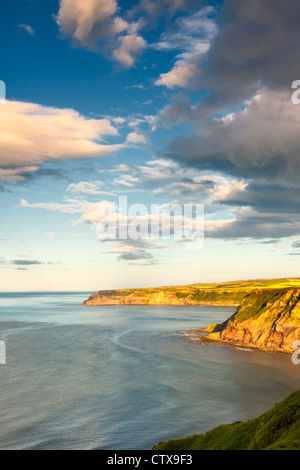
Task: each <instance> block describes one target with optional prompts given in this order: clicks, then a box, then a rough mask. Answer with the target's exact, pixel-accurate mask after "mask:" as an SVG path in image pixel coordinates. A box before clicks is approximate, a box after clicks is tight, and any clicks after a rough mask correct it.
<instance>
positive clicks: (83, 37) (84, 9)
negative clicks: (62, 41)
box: [56, 0, 146, 68]
mask: <svg viewBox="0 0 300 470" xmlns="http://www.w3.org/2000/svg"><path fill="white" fill-rule="evenodd" d="M118 10H119V8H118V3H117V0H84V1H82V0H61V1H60V8H59V11H58V14H57V16H56V22H57V24H58V26H59V28H60V31H61V32H62V33H63V34H65V35H66V36H71V37H72V38H73V40H74V41H75V42H77V43H79V44H80V45H82V46H83V47H86V48H88V49H91V50H95V51H98V52H100V48H99V47H98V43H99V42H100V41H104V40H106V46H108V48H109V49H113V53H112V57H113V58H114V59H116V60H117V61H118V62H120V64H121V65H122V66H124V67H126V68H129V67H132V66H133V65H134V64H135V60H136V57H137V55H138V54H139V53H140V52H142V51H143V49H145V47H146V41H145V40H144V39H143V38H142V37H141V36H139V35H138V34H137V31H138V30H139V29H140V27H141V26H142V25H141V21H138V22H132V23H128V22H127V21H126V20H124V19H123V18H121V17H120V16H118ZM101 49H102V50H103V47H102V48H101Z"/></svg>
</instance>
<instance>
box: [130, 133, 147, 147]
mask: <svg viewBox="0 0 300 470" xmlns="http://www.w3.org/2000/svg"><path fill="white" fill-rule="evenodd" d="M126 140H127V142H128V143H130V144H145V143H146V142H147V139H146V137H145V135H143V134H141V133H139V132H130V134H128V136H127V139H126Z"/></svg>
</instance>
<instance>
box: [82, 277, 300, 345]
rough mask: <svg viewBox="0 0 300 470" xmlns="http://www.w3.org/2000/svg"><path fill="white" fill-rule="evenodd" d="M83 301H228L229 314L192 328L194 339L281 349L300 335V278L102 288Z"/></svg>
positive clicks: (90, 303) (97, 303) (215, 303)
mask: <svg viewBox="0 0 300 470" xmlns="http://www.w3.org/2000/svg"><path fill="white" fill-rule="evenodd" d="M84 304H85V305H87V306H100V305H199V306H200V305H202V306H232V307H238V308H237V310H236V312H235V313H234V315H233V316H231V317H230V318H229V319H228V320H227V321H226V322H224V323H223V324H221V325H217V324H212V325H211V326H209V327H208V328H207V329H205V330H194V331H192V332H191V334H193V340H194V341H195V340H196V341H199V342H202V343H219V344H227V345H231V346H239V347H251V348H255V349H261V350H265V351H280V352H285V353H292V352H294V351H295V350H294V348H293V344H294V342H295V341H298V340H300V279H299V278H284V279H271V280H265V279H262V280H248V281H234V282H223V283H213V284H208V283H207V284H191V285H185V286H173V287H159V288H149V289H122V290H110V291H100V292H99V293H98V294H94V295H91V296H90V297H89V299H88V300H86V301H85V302H84ZM212 320H213V319H212Z"/></svg>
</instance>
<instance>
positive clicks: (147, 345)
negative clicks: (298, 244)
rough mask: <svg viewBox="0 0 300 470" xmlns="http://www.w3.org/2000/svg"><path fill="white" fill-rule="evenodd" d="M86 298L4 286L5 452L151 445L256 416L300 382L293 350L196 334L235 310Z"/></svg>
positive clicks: (0, 324)
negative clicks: (94, 303)
mask: <svg viewBox="0 0 300 470" xmlns="http://www.w3.org/2000/svg"><path fill="white" fill-rule="evenodd" d="M87 297H88V294H87V293H76V294H74V293H71V294H70V293H69V294H68V293H51V294H49V293H36V294H19V293H18V294H0V308H1V312H0V340H2V341H4V342H5V345H6V365H1V366H0V449H100V450H101V449H103V450H104V449H105V450H141V449H151V448H152V447H153V446H154V445H155V444H157V443H158V442H160V441H164V440H168V439H173V438H180V437H185V436H188V435H192V434H195V433H203V432H206V431H208V430H209V429H212V428H213V427H215V426H218V425H220V424H227V423H231V422H233V421H238V420H239V421H244V420H246V419H249V418H254V417H256V416H258V415H260V414H261V413H263V412H264V411H266V410H267V409H269V408H270V407H272V406H273V405H274V404H275V402H278V401H280V400H281V399H283V398H284V397H285V396H287V395H288V394H289V393H290V392H292V391H294V390H296V389H297V388H299V387H300V365H299V366H296V365H294V364H293V363H292V361H291V356H289V355H283V354H279V353H276V354H271V353H264V352H260V351H253V350H252V351H248V350H239V349H234V348H230V347H228V346H220V345H204V344H198V343H195V342H193V341H189V340H188V336H186V333H185V331H186V330H189V329H195V328H203V327H206V326H207V325H209V324H210V323H221V322H222V321H224V320H225V319H227V318H228V317H229V316H230V315H232V313H233V312H234V310H235V309H234V308H228V307H227V308H221V307H198V306H99V307H86V306H83V305H82V302H83V300H85V299H86V298H87Z"/></svg>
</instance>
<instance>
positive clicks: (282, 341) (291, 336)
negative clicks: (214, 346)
mask: <svg viewBox="0 0 300 470" xmlns="http://www.w3.org/2000/svg"><path fill="white" fill-rule="evenodd" d="M210 331H212V333H210V334H207V335H203V336H201V337H199V338H198V339H199V341H201V342H219V343H220V342H222V343H227V344H231V345H235V346H247V347H253V348H258V349H263V350H267V351H281V352H288V353H291V352H294V351H295V349H293V348H292V345H293V343H294V342H295V341H297V340H300V289H298V288H295V289H279V290H273V289H271V290H268V289H267V290H258V291H255V292H252V293H250V294H248V295H247V296H246V297H245V298H244V299H243V300H242V302H241V304H240V306H239V307H238V309H237V311H236V312H235V314H234V315H233V316H232V317H231V318H229V319H228V320H227V321H226V322H224V323H223V324H222V325H217V326H214V327H213V328H208V329H207V330H206V332H207V333H208V332H210Z"/></svg>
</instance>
